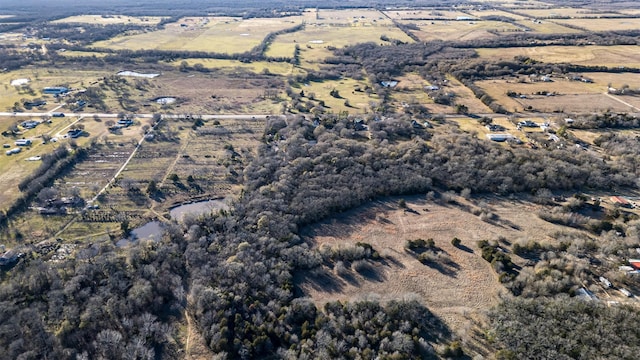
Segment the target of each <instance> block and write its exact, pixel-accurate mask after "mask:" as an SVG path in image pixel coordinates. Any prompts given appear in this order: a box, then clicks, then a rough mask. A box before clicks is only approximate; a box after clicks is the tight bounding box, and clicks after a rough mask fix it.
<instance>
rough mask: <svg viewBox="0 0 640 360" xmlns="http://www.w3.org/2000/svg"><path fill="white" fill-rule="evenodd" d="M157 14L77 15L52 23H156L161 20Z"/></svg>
mask: <svg viewBox="0 0 640 360" xmlns="http://www.w3.org/2000/svg"><path fill="white" fill-rule="evenodd" d="M162 19H163V18H162V17H159V16H142V17H134V16H126V15H77V16H69V17H66V18H64V19H59V20H56V21H52V23H53V24H57V23H81V24H94V25H97V24H100V25H113V24H135V25H156V24H157V23H159V22H160V20H162Z"/></svg>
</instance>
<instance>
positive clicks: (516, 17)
mask: <svg viewBox="0 0 640 360" xmlns="http://www.w3.org/2000/svg"><path fill="white" fill-rule="evenodd" d="M468 13H469V14H471V15H473V16H475V17H478V18H481V17H483V16H504V17H508V18H512V19H514V20H525V19H527V18H526V17H525V16H522V15H518V14H512V13H510V12H507V11H502V10H481V11H478V10H471V11H468Z"/></svg>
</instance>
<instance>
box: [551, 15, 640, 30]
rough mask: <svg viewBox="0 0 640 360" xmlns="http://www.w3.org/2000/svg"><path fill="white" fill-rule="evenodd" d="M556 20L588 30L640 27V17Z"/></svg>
mask: <svg viewBox="0 0 640 360" xmlns="http://www.w3.org/2000/svg"><path fill="white" fill-rule="evenodd" d="M554 21H555V22H557V23H558V24H561V25H570V26H575V27H578V28H582V29H585V30H587V31H607V30H610V29H616V30H618V31H623V30H638V29H640V19H638V18H620V19H589V20H583V19H559V20H554Z"/></svg>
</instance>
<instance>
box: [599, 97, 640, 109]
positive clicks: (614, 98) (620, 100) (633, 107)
mask: <svg viewBox="0 0 640 360" xmlns="http://www.w3.org/2000/svg"><path fill="white" fill-rule="evenodd" d="M604 94H605V95H607V96H608V97H610V98H612V99H613V100H615V101H617V102H619V103H621V104H624V105H627V106H628V107H630V108H632V109H633V110H635V111H640V109H638V108H637V107H635V106H633V105H631V104H629V103H628V102H626V101H624V100H622V99H619V98H617V97H615V96H613V95H611V94H609V93H604Z"/></svg>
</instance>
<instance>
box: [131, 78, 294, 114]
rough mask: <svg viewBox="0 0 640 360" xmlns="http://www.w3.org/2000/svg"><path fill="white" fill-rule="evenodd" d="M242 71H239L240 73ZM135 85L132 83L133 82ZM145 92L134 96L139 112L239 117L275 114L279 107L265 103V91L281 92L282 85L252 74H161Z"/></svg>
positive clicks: (276, 79)
mask: <svg viewBox="0 0 640 360" xmlns="http://www.w3.org/2000/svg"><path fill="white" fill-rule="evenodd" d="M240 70H242V69H240ZM132 81H134V80H132ZM149 83H150V84H151V85H150V86H148V89H147V90H146V91H144V92H143V93H141V94H138V93H137V92H134V93H133V95H135V96H133V97H132V98H133V99H134V100H135V101H136V103H137V104H138V105H140V104H142V107H141V109H140V112H145V113H152V112H156V111H157V112H173V113H183V114H189V113H195V114H216V113H220V114H238V113H274V112H276V113H277V112H278V111H279V104H278V103H277V102H276V103H273V101H271V100H268V101H265V100H264V99H263V95H264V92H265V90H266V89H270V88H275V89H277V90H282V81H281V80H280V79H278V78H276V77H273V78H271V77H256V76H255V74H254V73H252V72H250V71H247V70H242V71H238V72H237V73H232V74H229V75H224V74H220V73H216V72H212V73H201V72H196V71H192V72H188V73H184V72H180V71H175V72H164V73H163V74H162V75H161V76H158V77H156V78H154V79H149ZM165 96H169V97H175V98H177V101H176V102H175V103H173V104H170V105H164V106H161V105H159V104H157V103H155V102H153V101H151V100H152V99H155V98H158V97H165Z"/></svg>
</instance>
